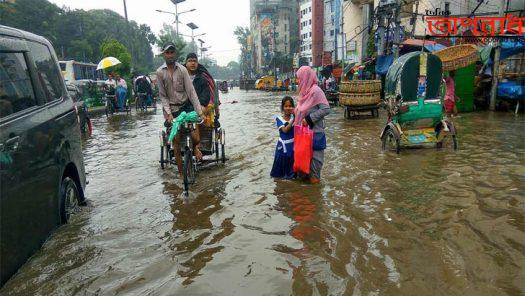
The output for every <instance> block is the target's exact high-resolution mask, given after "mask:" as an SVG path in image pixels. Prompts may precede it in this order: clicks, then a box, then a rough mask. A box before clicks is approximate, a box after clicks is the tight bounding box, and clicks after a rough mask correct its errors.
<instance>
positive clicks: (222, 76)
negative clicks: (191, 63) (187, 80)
mask: <svg viewBox="0 0 525 296" xmlns="http://www.w3.org/2000/svg"><path fill="white" fill-rule="evenodd" d="M199 64H202V65H204V67H206V68H207V69H208V71H209V72H210V74H211V75H212V76H213V78H215V79H217V80H232V79H239V75H240V69H239V68H240V65H239V63H237V62H235V61H231V62H229V63H228V65H227V66H226V67H223V66H219V65H217V61H215V60H213V59H209V58H202V59H199Z"/></svg>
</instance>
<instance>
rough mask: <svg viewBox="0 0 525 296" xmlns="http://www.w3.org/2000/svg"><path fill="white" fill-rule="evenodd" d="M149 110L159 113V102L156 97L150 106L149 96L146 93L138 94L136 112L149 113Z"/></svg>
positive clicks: (152, 98)
mask: <svg viewBox="0 0 525 296" xmlns="http://www.w3.org/2000/svg"><path fill="white" fill-rule="evenodd" d="M148 108H152V109H153V110H154V111H155V112H156V111H157V102H156V100H155V97H154V96H151V103H149V104H148V94H147V93H145V92H138V93H137V95H136V97H135V110H136V111H137V112H138V111H139V110H140V111H142V112H146V111H148Z"/></svg>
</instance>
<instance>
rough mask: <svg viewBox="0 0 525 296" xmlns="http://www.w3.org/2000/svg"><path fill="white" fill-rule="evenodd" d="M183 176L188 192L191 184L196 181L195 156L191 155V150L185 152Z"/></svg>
mask: <svg viewBox="0 0 525 296" xmlns="http://www.w3.org/2000/svg"><path fill="white" fill-rule="evenodd" d="M182 174H183V179H184V191H185V192H188V190H189V188H190V184H191V183H193V182H194V181H195V165H194V164H193V156H192V155H191V150H190V149H186V150H185V151H184V168H183V172H182Z"/></svg>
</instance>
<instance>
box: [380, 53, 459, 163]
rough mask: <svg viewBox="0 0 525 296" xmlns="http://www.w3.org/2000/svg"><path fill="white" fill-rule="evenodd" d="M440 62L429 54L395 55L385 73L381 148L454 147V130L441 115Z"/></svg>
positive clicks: (442, 89)
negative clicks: (385, 117) (383, 123)
mask: <svg viewBox="0 0 525 296" xmlns="http://www.w3.org/2000/svg"><path fill="white" fill-rule="evenodd" d="M442 76H443V65H442V62H441V60H440V59H439V57H437V56H436V55H433V54H430V53H424V52H411V53H408V54H405V55H403V56H401V57H399V58H398V59H397V60H396V61H395V62H394V63H393V64H392V66H391V67H390V69H389V70H388V73H387V75H386V83H385V102H384V103H385V106H386V109H387V111H388V119H387V123H386V126H385V127H384V128H383V130H382V132H381V136H380V137H381V140H382V148H383V150H393V151H395V152H396V153H399V151H400V148H401V147H414V148H417V147H428V146H434V147H437V148H442V147H444V146H445V145H448V144H450V145H452V147H453V149H454V150H456V149H457V140H456V129H455V127H454V124H453V123H452V121H450V120H449V119H448V118H446V117H444V115H443V114H444V112H443V99H444V85H443V79H442Z"/></svg>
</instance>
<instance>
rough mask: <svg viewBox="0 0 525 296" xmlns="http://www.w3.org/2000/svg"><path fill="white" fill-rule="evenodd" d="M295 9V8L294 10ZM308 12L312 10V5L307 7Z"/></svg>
mask: <svg viewBox="0 0 525 296" xmlns="http://www.w3.org/2000/svg"><path fill="white" fill-rule="evenodd" d="M296 11H297V10H296ZM308 12H312V7H311V6H310V7H308Z"/></svg>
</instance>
